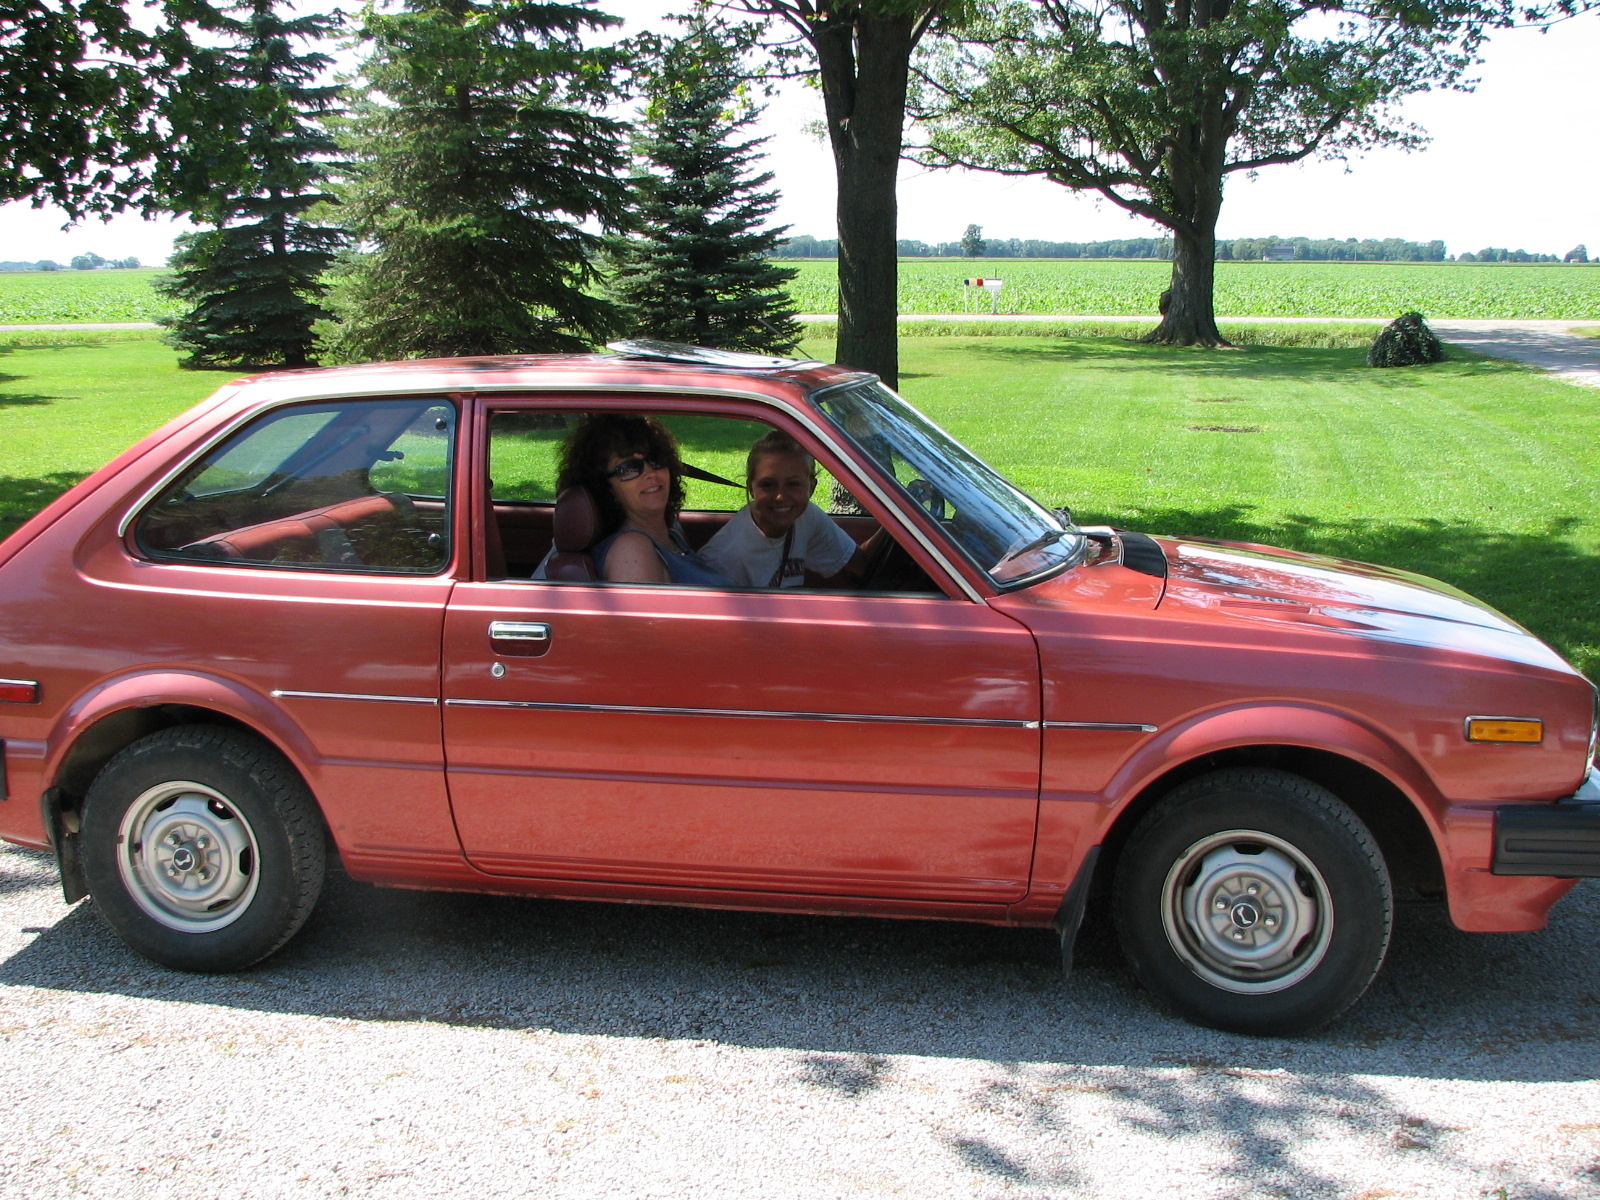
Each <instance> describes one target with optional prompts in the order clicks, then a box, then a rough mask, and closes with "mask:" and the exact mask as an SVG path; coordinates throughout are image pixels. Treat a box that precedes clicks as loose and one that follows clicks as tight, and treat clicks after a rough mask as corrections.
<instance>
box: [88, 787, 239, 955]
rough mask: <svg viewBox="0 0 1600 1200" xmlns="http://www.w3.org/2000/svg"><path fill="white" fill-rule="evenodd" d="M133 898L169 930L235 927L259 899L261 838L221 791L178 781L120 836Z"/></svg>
mask: <svg viewBox="0 0 1600 1200" xmlns="http://www.w3.org/2000/svg"><path fill="white" fill-rule="evenodd" d="M118 834H119V837H118V846H119V847H120V853H119V855H118V858H117V865H118V867H119V869H120V870H121V872H122V882H123V884H124V885H125V886H126V887H127V889H128V894H129V895H130V896H132V897H133V900H134V903H136V904H137V905H138V906H139V907H140V908H141V909H143V910H144V911H145V913H146V914H147V915H149V916H151V917H153V918H154V919H155V920H157V921H159V922H161V924H163V925H165V926H167V927H168V928H169V929H177V930H181V931H182V932H184V933H208V932H210V931H212V930H215V929H221V928H222V927H223V926H225V925H231V924H232V923H233V922H234V921H236V920H238V918H239V917H240V916H242V915H243V913H244V911H245V909H247V908H248V907H249V906H250V901H251V899H252V898H253V897H254V896H255V894H256V880H257V871H256V860H257V852H256V838H255V832H254V831H253V830H252V829H251V828H250V826H249V823H248V822H246V821H245V820H244V818H243V817H241V816H240V815H239V814H238V812H236V811H235V810H234V809H233V808H232V807H231V806H230V805H229V804H228V801H227V797H225V796H224V795H222V793H221V792H218V791H215V790H214V789H212V788H208V787H206V786H204V785H203V784H198V783H185V782H179V781H173V782H171V783H163V784H161V785H159V786H157V787H153V788H151V789H150V790H149V791H147V792H145V793H144V794H143V795H141V796H140V797H139V798H138V799H137V800H135V801H134V802H133V803H132V804H131V805H130V806H129V808H128V812H127V814H126V815H125V816H124V817H123V818H122V827H121V828H120V829H119V830H118Z"/></svg>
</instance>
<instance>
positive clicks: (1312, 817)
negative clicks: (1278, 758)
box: [1114, 770, 1394, 1034]
mask: <svg viewBox="0 0 1600 1200" xmlns="http://www.w3.org/2000/svg"><path fill="white" fill-rule="evenodd" d="M1114 903H1115V909H1116V921H1117V929H1118V933H1119V935H1120V937H1121V940H1122V944H1123V949H1124V952H1125V953H1126V955H1127V957H1128V961H1129V963H1130V965H1131V966H1132V968H1133V971H1134V974H1135V975H1137V976H1138V978H1139V980H1140V981H1141V982H1142V983H1143V984H1144V985H1145V986H1146V987H1148V988H1149V989H1150V990H1151V991H1152V992H1154V993H1155V994H1156V995H1157V996H1159V997H1160V998H1161V999H1162V1000H1163V1001H1165V1002H1166V1003H1167V1004H1168V1005H1170V1006H1171V1007H1172V1008H1173V1009H1175V1010H1176V1011H1177V1012H1179V1013H1181V1014H1182V1015H1184V1016H1186V1017H1188V1018H1190V1019H1191V1020H1195V1021H1198V1022H1200V1023H1201V1024H1205V1025H1211V1026H1214V1027H1216V1028H1219V1029H1228V1030H1233V1031H1235V1032H1239V1033H1256V1034H1292V1033H1303V1032H1306V1031H1308V1030H1311V1029H1314V1028H1316V1027H1317V1026H1319V1025H1322V1024H1325V1023H1326V1022H1328V1021H1331V1020H1332V1019H1333V1018H1334V1017H1336V1016H1338V1015H1339V1014H1340V1013H1341V1012H1343V1011H1344V1010H1345V1009H1347V1008H1348V1007H1349V1006H1350V1005H1352V1004H1354V1003H1355V1002H1356V1000H1357V999H1359V998H1360V996H1361V994H1362V993H1363V992H1364V991H1366V989H1367V986H1368V984H1370V983H1371V981H1372V978H1373V976H1374V975H1376V974H1377V971H1378V968H1379V966H1380V965H1381V964H1382V962H1383V958H1384V954H1385V953H1386V952H1387V950H1388V945H1389V930H1390V924H1391V921H1392V917H1393V908H1394V903H1393V895H1392V891H1391V888H1390V883H1389V874H1388V870H1387V868H1386V867H1385V865H1384V862H1383V856H1382V853H1381V852H1380V851H1379V849H1378V845H1377V842H1376V841H1375V840H1374V838H1373V836H1372V834H1371V833H1370V832H1369V831H1368V830H1367V828H1366V826H1365V825H1363V824H1362V823H1361V821H1360V820H1359V819H1358V818H1357V817H1356V815H1355V814H1354V813H1353V812H1351V811H1350V809H1349V808H1348V807H1347V806H1346V805H1345V804H1344V803H1343V802H1341V801H1340V800H1339V799H1338V798H1337V797H1336V796H1334V795H1333V794H1332V793H1331V792H1329V791H1327V790H1326V789H1325V788H1321V787H1319V786H1317V785H1316V784H1313V783H1311V782H1310V781H1308V780H1306V779H1303V778H1301V777H1299V776H1297V775H1292V774H1289V773H1288V772H1285V771H1274V770H1229V771H1219V772H1216V773H1215V774H1211V775H1206V776H1202V777H1200V778H1198V779H1195V780H1191V781H1190V782H1189V783H1187V784H1185V785H1183V786H1182V787H1180V788H1178V789H1177V790H1176V791H1174V792H1173V793H1172V794H1171V795H1170V796H1168V797H1167V798H1166V799H1164V800H1162V801H1161V802H1160V803H1159V804H1158V805H1157V806H1156V807H1155V808H1154V809H1152V810H1151V811H1150V812H1149V813H1148V814H1147V815H1146V816H1145V818H1144V819H1143V820H1142V821H1141V822H1140V823H1139V825H1138V827H1137V828H1136V829H1135V830H1134V833H1133V835H1132V837H1131V838H1130V839H1129V840H1128V844H1127V846H1126V848H1125V849H1124V851H1123V853H1122V856H1121V859H1120V862H1119V866H1118V870H1117V877H1116V885H1115V893H1114Z"/></svg>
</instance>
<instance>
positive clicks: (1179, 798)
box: [0, 343, 1600, 1033]
mask: <svg viewBox="0 0 1600 1200" xmlns="http://www.w3.org/2000/svg"><path fill="white" fill-rule="evenodd" d="M614 349H615V350H617V353H614V354H610V355H590V356H571V357H527V358H502V359H479V360H456V361H437V362H407V363H393V364H387V365H374V366H358V367H349V368H338V369H332V370H319V371H297V372H285V373H281V374H274V375H268V376H262V377H259V378H254V379H247V380H244V381H241V382H238V383H234V384H231V385H229V386H227V387H225V388H224V389H223V390H222V391H221V392H219V393H218V394H217V395H216V396H214V397H212V398H211V399H210V400H208V401H207V402H205V403H204V404H202V405H200V406H199V407H198V408H196V409H195V410H193V411H192V412H190V413H188V414H187V415H185V416H183V417H181V418H179V419H178V420H176V421H174V422H172V423H171V424H170V425H168V426H167V427H166V428H164V429H162V430H160V431H158V432H157V433H155V434H152V435H151V436H150V437H148V438H146V439H145V440H144V441H143V442H141V443H140V444H139V445H137V446H135V447H134V448H133V449H131V450H129V451H128V452H127V453H125V454H123V455H122V456H121V457H119V458H118V459H116V461H114V462H112V463H111V464H110V465H108V466H107V467H105V468H104V469H102V470H100V471H98V472H96V473H95V474H94V475H92V476H91V477H90V478H88V479H86V480H85V481H83V482H82V483H81V484H79V485H78V486H77V487H76V488H74V489H73V490H72V491H71V492H69V493H68V494H67V495H65V496H63V497H61V499H59V500H58V501H56V502H55V503H54V504H52V505H50V507H49V508H47V509H46V510H45V511H43V512H41V513H40V514H39V515H38V516H36V517H35V518H34V519H33V520H31V521H30V522H28V524H27V525H25V526H24V527H23V528H22V529H20V530H19V531H18V532H17V533H15V534H14V535H13V536H12V537H10V538H9V539H8V540H6V541H5V542H4V543H3V544H0V677H3V678H0V740H3V749H4V756H3V765H4V788H3V795H4V799H3V800H0V836H3V837H4V838H5V839H6V840H8V841H12V842H15V843H18V844H20V845H24V846H31V847H36V848H41V849H44V848H53V849H54V851H55V853H56V855H57V856H58V858H59V861H60V865H61V875H62V881H63V886H64V888H65V891H66V896H67V899H68V900H69V901H74V900H77V899H78V898H80V897H82V896H83V895H84V894H86V893H87V894H88V895H90V896H92V897H93V899H94V903H95V905H96V907H97V908H98V909H99V911H100V912H101V913H102V914H103V915H104V917H105V918H106V920H107V921H109V922H110V923H111V925H112V926H113V927H114V928H115V929H116V930H117V932H118V933H119V934H120V935H121V936H122V937H123V938H124V939H125V940H126V941H127V942H128V943H129V944H130V945H132V946H133V947H134V948H135V949H137V950H138V951H140V952H141V953H143V954H146V955H148V956H149V957H151V958H153V959H155V960H156V961H158V962H161V963H165V964H168V965H170V966H173V967H178V968H182V969H185V970H200V971H220V970H235V969H239V968H243V967H246V966H248V965H250V964H251V963H253V962H256V961H258V960H259V959H261V958H263V957H264V956H266V955H268V954H271V953H272V952H273V951H274V950H276V949H277V948H278V947H279V946H281V945H282V944H283V943H284V942H285V941H286V940H287V939H288V938H289V937H290V936H291V935H293V933H294V932H295V931H296V929H298V928H299V926H300V925H301V923H302V922H303V921H304V920H305V919H306V916H307V914H308V913H309V912H310V910H311V908H312V906H313V905H314V903H315V902H316V899H317V895H318V891H319V888H320V885H321V881H322V877H323V871H324V865H325V860H326V855H327V854H328V853H330V852H332V853H336V854H337V855H338V857H339V860H340V862H342V864H343V866H344V869H345V870H346V871H347V872H348V873H349V874H350V875H351V876H352V877H354V878H356V879H360V880H366V881H369V882H372V883H376V884H388V885H398V886H405V887H420V888H440V889H457V890H467V891H477V892H501V893H513V894H519V895H528V896H546V897H576V898H583V899H606V900H623V901H635V902H649V903H668V904H686V905H703V906H717V907H728V908H748V909H773V910H779V909H782V910H796V911H810V912H825V913H863V914H872V915H878V916H899V917H931V918H943V919H952V920H965V921H983V922H992V923H995V924H1007V925H1031V926H1041V927H1048V926H1054V927H1055V928H1056V929H1057V930H1058V931H1059V932H1060V935H1061V940H1062V946H1063V951H1064V954H1065V956H1066V958H1067V960H1068V961H1070V956H1071V948H1072V943H1073V939H1074V937H1075V935H1076V932H1077V929H1078V926H1079V924H1080V921H1081V919H1082V916H1083V913H1084V908H1085V905H1086V903H1088V902H1089V901H1090V900H1091V899H1095V898H1099V897H1104V898H1105V899H1106V900H1107V901H1108V902H1109V909H1110V911H1111V913H1112V914H1113V916H1114V918H1115V922H1116V926H1117V929H1118V933H1119V938H1120V941H1121V944H1122V946H1123V947H1124V949H1125V953H1126V955H1127V957H1128V959H1129V961H1130V963H1131V965H1132V967H1133V970H1134V972H1135V974H1136V975H1137V976H1138V978H1139V979H1140V980H1142V981H1143V982H1144V983H1145V984H1146V985H1147V986H1148V987H1149V988H1150V989H1151V990H1152V991H1153V992H1154V993H1155V994H1156V995H1157V996H1159V997H1160V998H1161V999H1163V1000H1164V1001H1165V1002H1167V1003H1168V1004H1169V1005H1171V1006H1172V1007H1173V1008H1175V1009H1176V1010H1177V1011H1179V1012H1180V1013H1182V1014H1184V1015H1186V1016H1188V1017H1190V1018H1192V1019H1195V1020H1198V1021H1200V1022H1203V1023H1206V1024H1210V1025H1214V1026H1218V1027H1222V1028H1227V1029H1233V1030H1241V1031H1246V1032H1256V1033H1289V1032H1295V1031H1301V1030H1306V1029H1310V1028H1312V1027H1315V1026H1316V1025H1318V1024H1321V1023H1322V1022H1325V1021H1327V1020H1329V1019H1331V1018H1332V1017H1334V1016H1336V1015H1337V1014H1338V1013H1340V1012H1342V1011H1343V1010H1344V1009H1345V1008H1347V1007H1348V1006H1349V1005H1350V1004H1352V1003H1353V1002H1354V1001H1355V1000H1356V999H1357V998H1358V997H1359V996H1360V995H1361V994H1362V992H1363V991H1364V990H1365V989H1366V987H1367V985H1368V984H1369V983H1370V981H1371V980H1372V978H1373V975H1374V974H1375V973H1376V971H1377V970H1378V967H1379V965H1380V963H1381V962H1382V960H1383V957H1384V954H1385V951H1386V949H1387V946H1388V941H1389V930H1390V922H1391V915H1392V907H1393V903H1394V895H1395V893H1396V891H1397V890H1400V889H1404V890H1405V891H1407V892H1408V893H1420V894H1422V895H1424V896H1431V897H1435V898H1438V899H1441V900H1443V901H1444V902H1445V903H1446V904H1447V905H1448V907H1449V912H1450V916H1451V918H1452V919H1453V920H1454V922H1455V924H1456V925H1457V926H1458V927H1459V928H1461V929H1464V930H1493V931H1509V930H1531V929H1538V928H1540V927H1541V926H1542V925H1543V924H1544V922H1545V918H1546V914H1547V912H1548V910H1549V909H1550V907H1551V905H1552V904H1554V903H1555V902H1556V900H1558V899H1559V898H1560V897H1561V896H1562V895H1563V894H1564V893H1565V892H1566V891H1567V890H1568V889H1570V888H1571V887H1572V886H1573V884H1574V880H1575V878H1576V877H1579V876H1591V875H1597V874H1600V786H1597V782H1596V775H1595V773H1594V767H1593V759H1594V752H1595V728H1596V699H1595V691H1594V688H1593V687H1592V686H1591V685H1590V684H1589V682H1588V681H1587V680H1586V679H1585V678H1584V677H1583V676H1582V675H1580V674H1579V673H1578V672H1576V671H1575V670H1573V669H1572V668H1571V667H1570V666H1568V665H1567V664H1566V663H1565V662H1563V661H1562V660H1561V659H1560V658H1559V657H1558V656H1557V655H1556V654H1555V653H1553V652H1552V651H1551V650H1550V649H1549V648H1547V647H1546V646H1544V645H1543V644H1542V643H1540V642H1539V641H1537V640H1536V639H1535V638H1533V637H1532V636H1531V635H1529V634H1528V633H1527V632H1526V631H1525V630H1523V629H1521V628H1520V627H1519V626H1517V625H1516V624H1514V623H1513V622H1511V621H1509V620H1507V619H1506V618H1505V617H1503V616H1501V615H1500V614H1498V613H1496V612H1494V611H1493V610H1491V609H1489V608H1487V607H1485V606H1484V605H1482V604H1480V603H1478V602H1476V601H1474V600H1473V599H1471V598H1470V597H1468V596H1466V595H1463V594H1462V593H1460V592H1457V591H1454V590H1452V589H1451V588H1449V587H1446V586H1444V585H1442V584H1439V583H1435V582H1432V581H1430V580H1426V579H1422V578H1419V577H1417V576H1414V575H1409V574H1406V573H1403V572H1400V571H1394V570H1389V569H1386V568H1382V567H1374V566H1367V565H1363V564H1359V563H1353V562H1345V561H1336V560H1332V559H1328V558H1320V557H1315V556H1311V555H1306V554H1298V553H1290V552H1286V551H1279V550H1271V549H1268V548H1265V547H1261V546H1248V545H1235V544H1224V543H1219V542H1206V541H1185V540H1176V539H1171V538H1165V537H1151V536H1147V535H1145V534H1140V533H1131V532H1127V531H1123V530H1114V529H1107V528H1080V527H1079V526H1077V525H1075V524H1074V523H1073V522H1072V520H1071V517H1070V515H1069V514H1068V513H1066V511H1065V510H1057V511H1055V512H1051V511H1049V510H1048V509H1045V508H1043V507H1041V506H1040V505H1038V504H1037V503H1035V502H1034V501H1033V500H1031V499H1029V498H1028V497H1027V496H1026V495H1024V494H1022V493H1021V492H1019V491H1018V490H1017V489H1016V488H1014V487H1013V486H1011V485H1010V484H1009V483H1007V482H1006V481H1005V480H1004V479H1002V478H1001V477H1000V476H998V475H997V474H995V473H994V472H993V471H992V470H990V469H989V468H988V467H986V466H985V465H984V464H983V463H982V462H980V461H979V460H978V459H976V458H975V457H974V456H973V455H972V454H971V453H969V452H968V451H967V450H965V449H963V448H962V447H961V446H960V445H958V444H957V443H956V442H954V441H953V440H951V439H950V438H949V437H948V436H947V435H946V434H944V433H943V432H941V431H940V430H939V429H938V428H936V427H935V426H934V425H932V424H931V423H930V422H929V421H927V420H926V419H925V418H924V417H922V416H921V415H920V414H919V413H917V412H916V411H915V410H913V409H912V408H910V407H909V406H908V405H907V404H906V403H905V402H904V401H902V400H901V399H900V398H899V397H897V396H896V395H894V393H892V392H891V391H889V390H888V389H886V388H885V387H883V386H882V384H880V383H879V382H878V381H877V380H876V379H874V378H873V377H871V376H868V375H862V374H859V373H854V372H851V371H848V370H845V369H842V368H838V367H830V366H824V365H822V364H820V363H814V362H795V361H789V360H784V359H765V358H758V357H755V356H748V355H729V354H722V353H718V352H712V351H702V350H694V349H691V348H687V347H672V346H663V345H658V344H653V343H620V344H619V345H618V346H617V347H614ZM612 411H616V412H627V413H645V414H649V415H651V416H653V417H655V418H656V419H658V420H659V422H660V423H661V424H662V425H664V426H665V427H667V428H668V429H669V430H670V431H671V432H672V433H673V434H674V435H675V436H676V439H677V442H678V445H679V448H680V452H681V455H682V459H683V462H684V464H685V468H684V471H685V476H686V478H685V484H686V486H687V489H688V490H687V502H686V503H685V505H684V509H683V512H682V514H681V522H682V529H683V532H684V533H685V534H686V536H687V538H688V540H689V541H690V542H691V543H693V544H695V545H699V544H703V543H704V542H705V540H706V539H708V538H709V537H710V536H711V535H712V534H713V533H714V532H715V531H716V530H717V529H718V528H719V527H720V526H721V525H722V524H723V523H724V522H726V521H727V520H729V518H730V517H731V516H732V514H733V513H734V512H735V511H736V510H737V509H739V508H740V506H742V505H743V504H744V503H745V499H746V497H745V492H744V488H743V473H744V461H745V452H746V451H747V450H748V448H749V447H750V446H751V445H752V444H753V443H754V442H755V441H756V440H758V439H759V438H761V437H762V436H763V435H766V434H769V433H771V432H773V431H774V430H776V431H780V432H782V433H783V434H786V435H788V436H789V437H791V438H793V439H794V440H796V441H798V442H799V443H800V444H801V445H802V446H803V447H804V448H805V449H806V450H809V451H810V452H811V454H812V455H814V456H815V459H816V462H817V464H818V465H819V467H820V468H821V470H822V471H823V472H824V473H825V475H826V476H828V477H831V478H830V479H828V480H827V481H826V486H825V487H824V489H823V490H821V491H819V492H818V493H817V496H818V497H819V498H822V497H825V496H828V495H830V494H831V495H832V497H833V498H834V503H833V504H832V505H831V507H832V509H833V511H834V515H833V518H832V519H833V520H834V522H835V524H836V525H837V526H838V527H839V528H841V529H843V530H844V531H845V532H846V533H848V534H849V536H850V537H851V538H852V539H854V540H855V541H856V542H857V543H858V544H866V543H867V542H868V539H869V538H871V536H872V534H873V533H875V532H876V531H877V530H879V529H880V528H881V529H883V530H885V531H886V535H887V536H885V537H881V538H878V539H876V541H875V542H873V543H872V548H873V552H872V554H871V555H870V556H868V558H867V561H866V563H865V568H864V572H863V573H862V574H861V575H860V577H859V578H858V579H856V580H854V586H848V587H840V586H821V585H820V584H819V583H818V581H816V580H814V579H812V580H810V581H809V582H810V583H811V584H813V585H814V586H805V587H789V588H767V587H745V588H732V587H715V586H684V585H678V584H671V583H668V584H657V585H648V584H630V583H611V582H604V581H599V580H595V579H593V578H589V577H587V574H588V573H587V572H586V571H584V570H581V569H580V570H578V571H576V572H559V573H557V572H549V571H546V570H544V569H542V564H543V563H544V562H545V560H546V557H547V554H548V553H550V552H551V550H552V543H555V550H556V551H557V552H559V553H560V554H561V555H562V556H563V557H564V558H565V559H567V560H569V561H573V562H576V563H578V564H579V566H580V568H581V567H582V566H583V564H584V563H585V553H586V552H587V551H588V550H589V549H590V546H591V544H592V543H593V541H594V540H595V537H596V535H597V534H603V533H605V532H607V531H606V530H604V529H598V530H597V529H595V528H593V527H592V526H589V525H585V524H584V523H583V521H582V520H581V519H578V518H572V517H570V516H564V515H563V505H570V502H571V501H570V496H564V497H562V501H561V503H560V504H558V503H557V496H556V492H555V480H556V470H557V462H558V460H559V455H560V452H561V450H562V447H563V446H564V445H565V444H566V442H567V439H568V438H569V436H570V434H571V431H572V430H573V429H574V428H575V427H576V426H577V423H578V422H579V421H580V420H581V419H582V418H583V417H584V416H585V415H589V414H596V413H603V412H612ZM708 467H711V468H720V471H721V475H720V476H719V475H718V474H717V473H716V472H715V471H713V470H708V469H706V468H708ZM729 476H732V478H731V479H730V478H728V477H729ZM547 574H561V575H562V576H563V577H562V578H546V577H545V576H546V575H547ZM830 584H837V580H834V581H830Z"/></svg>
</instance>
